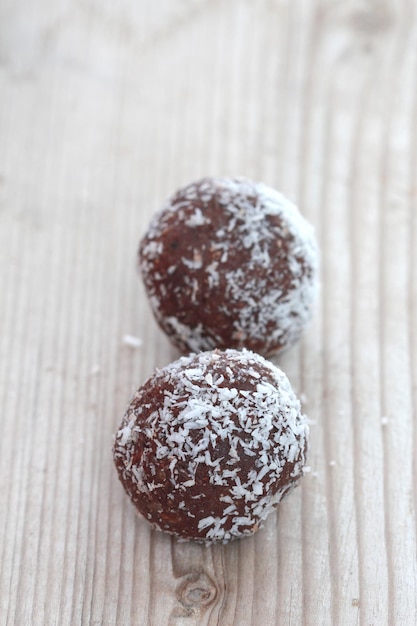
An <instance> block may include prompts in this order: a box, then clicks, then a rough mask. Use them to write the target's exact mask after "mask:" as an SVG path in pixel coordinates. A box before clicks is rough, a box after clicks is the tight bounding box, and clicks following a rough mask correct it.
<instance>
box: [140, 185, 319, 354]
mask: <svg viewBox="0 0 417 626" xmlns="http://www.w3.org/2000/svg"><path fill="white" fill-rule="evenodd" d="M139 267H140V269H141V272H142V277H143V280H144V284H145V288H146V291H147V294H148V296H149V300H150V303H151V307H152V310H153V313H154V315H155V317H156V319H157V321H158V323H159V325H160V326H161V328H162V329H163V330H164V331H165V333H166V334H167V335H168V337H169V338H170V339H171V341H172V343H173V344H174V345H175V346H176V347H177V348H179V349H180V351H182V352H187V353H188V352H190V351H193V352H197V351H199V350H211V349H213V348H222V349H224V348H242V347H245V348H248V349H251V350H254V351H255V352H259V353H261V354H264V355H270V354H273V353H277V352H280V351H281V350H284V349H285V348H287V347H289V346H290V345H292V344H293V343H294V342H295V341H297V339H298V338H299V336H300V334H301V331H302V329H303V328H304V326H305V325H306V323H307V322H308V321H309V319H310V317H311V310H312V304H313V301H314V296H315V292H316V284H317V246H316V242H315V237H314V232H313V229H312V227H311V225H310V224H309V223H308V222H307V221H306V220H305V219H304V218H303V217H302V215H301V214H300V212H299V211H298V209H297V207H296V206H295V205H294V204H292V202H290V201H289V200H287V199H286V198H285V197H284V196H283V195H282V194H280V193H278V192H277V191H275V190H274V189H272V188H271V187H268V186H267V185H265V184H263V183H254V182H251V181H249V180H246V179H243V178H236V179H229V178H203V179H202V180H200V181H198V182H195V183H192V184H190V185H188V186H187V187H184V188H183V189H180V190H179V191H178V192H177V193H176V194H175V195H174V196H172V198H171V199H170V200H169V201H168V203H167V204H166V205H165V207H164V208H163V209H162V211H161V212H160V213H159V214H157V215H156V216H155V218H154V219H153V221H152V222H151V224H150V226H149V229H148V231H147V232H146V234H145V236H144V237H143V239H142V241H141V244H140V248H139Z"/></svg>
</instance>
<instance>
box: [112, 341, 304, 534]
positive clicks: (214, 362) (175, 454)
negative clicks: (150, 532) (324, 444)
mask: <svg viewBox="0 0 417 626" xmlns="http://www.w3.org/2000/svg"><path fill="white" fill-rule="evenodd" d="M307 439H308V426H307V421H306V418H305V416H304V415H303V414H302V412H301V408H300V403H299V401H298V400H297V398H296V396H295V394H294V392H293V390H292V388H291V385H290V383H289V381H288V379H287V377H286V376H285V374H284V373H283V372H282V371H281V370H280V369H278V368H277V367H276V366H275V365H273V364H272V363H270V362H268V361H266V360H265V359H264V358H263V357H262V356H260V355H258V354H255V353H252V352H250V351H248V350H243V351H241V352H240V351H237V350H233V349H230V350H225V351H220V350H213V351H209V352H201V353H199V354H192V355H190V356H188V357H185V356H184V357H181V358H180V359H178V360H177V361H174V362H173V363H171V364H170V365H168V366H167V367H164V368H163V369H161V370H158V371H157V372H156V373H155V374H154V375H153V376H152V377H151V378H150V379H149V380H148V381H147V382H146V383H145V384H144V385H143V386H142V387H140V388H139V389H138V391H137V392H136V394H135V395H134V396H133V398H132V400H131V402H130V405H129V407H128V409H127V411H126V414H125V416H124V418H123V421H122V424H121V426H120V429H119V431H118V432H117V434H116V438H115V444H114V448H113V455H114V461H115V465H116V468H117V471H118V474H119V478H120V480H121V482H122V484H123V486H124V488H125V490H126V492H127V494H128V495H129V497H130V499H131V501H132V502H133V504H134V505H135V507H136V509H137V511H138V512H139V513H140V514H141V515H142V516H143V517H144V518H145V519H147V520H148V521H149V522H150V523H151V524H152V525H153V526H154V527H155V528H157V529H159V530H163V531H166V532H169V533H171V534H174V535H176V536H177V537H179V538H182V539H193V540H196V541H200V542H204V543H211V542H223V543H226V542H228V541H230V540H231V539H236V538H239V537H243V536H245V535H251V534H253V533H254V532H255V531H256V530H258V528H259V527H260V526H262V523H263V521H264V520H265V519H266V517H267V516H268V514H269V513H270V511H271V510H272V509H273V508H274V507H275V506H276V505H277V504H278V503H279V502H280V500H281V499H282V498H283V497H284V496H285V495H286V494H287V493H288V492H289V491H290V490H291V489H292V488H293V487H295V485H296V484H297V483H298V482H299V480H300V478H301V476H302V474H303V467H304V464H305V456H306V449H307Z"/></svg>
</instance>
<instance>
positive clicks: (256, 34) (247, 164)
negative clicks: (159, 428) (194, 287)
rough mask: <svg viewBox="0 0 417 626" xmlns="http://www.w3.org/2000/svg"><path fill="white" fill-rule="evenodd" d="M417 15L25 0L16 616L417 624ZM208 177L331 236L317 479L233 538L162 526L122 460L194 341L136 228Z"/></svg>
mask: <svg viewBox="0 0 417 626" xmlns="http://www.w3.org/2000/svg"><path fill="white" fill-rule="evenodd" d="M416 12H417V5H416V3H415V0H408V1H407V0H373V1H371V0H369V1H365V0H364V1H359V0H343V1H341V0H339V1H337V0H334V1H332V0H240V1H238V0H212V1H210V2H209V1H207V0H188V1H185V0H169V1H168V0H157V1H154V2H152V1H151V0H136V1H134V0H121V1H120V2H112V1H110V0H107V1H103V0H73V1H72V2H71V1H70V0H37V1H30V0H17V1H15V0H2V2H1V3H0V35H1V37H0V350H1V361H0V372H1V373H0V390H1V392H0V403H1V414H0V424H1V430H0V624H1V625H2V626H3V624H7V625H8V626H10V625H12V624H14V625H16V626H26V625H35V626H38V625H39V626H49V625H57V626H65V625H68V626H77V625H78V624H83V625H87V624H100V625H105V626H107V625H112V624H117V625H122V626H128V625H130V624H132V625H135V626H136V625H138V626H142V625H146V624H150V625H152V626H160V625H162V626H164V625H165V624H169V625H185V626H188V625H197V624H198V625H199V624H210V625H215V624H216V625H219V626H233V625H236V626H244V625H246V624H251V625H259V626H269V625H272V624H277V625H279V626H281V625H283V626H284V625H291V626H298V625H308V626H320V625H329V626H338V625H340V626H350V625H351V624H352V625H353V624H363V625H367V626H371V625H372V626H383V625H389V626H393V625H398V626H414V625H415V624H416V623H417V617H416V615H417V559H416V531H417V526H416V509H417V478H416V472H417V456H416V455H417V425H416V418H417V416H416V406H417V15H416ZM206 174H213V175H236V174H239V175H245V176H248V177H250V178H254V179H256V180H263V181H265V182H267V183H269V184H270V185H272V186H274V187H277V188H278V189H280V190H281V191H283V192H284V193H285V194H286V195H288V196H289V197H290V198H292V199H293V200H295V201H296V202H297V203H298V204H299V206H300V208H301V210H302V212H303V213H304V214H305V215H306V216H307V218H308V219H309V220H310V221H311V222H312V223H313V224H314V226H315V228H316V232H317V236H318V239H319V242H320V246H321V292H320V298H319V302H318V305H317V310H316V314H315V317H314V322H313V323H312V325H311V326H310V327H309V329H308V330H307V332H306V333H305V335H304V337H303V340H302V342H301V343H300V344H298V345H297V346H296V347H294V348H293V349H292V350H291V351H290V352H288V353H287V354H286V355H285V357H282V358H281V359H279V364H280V365H281V367H282V368H283V369H284V370H285V371H286V372H287V374H288V376H289V377H290V379H291V381H292V383H293V385H294V387H295V388H296V389H297V391H298V393H299V394H302V396H301V397H302V399H303V402H304V406H305V410H306V412H307V413H308V414H309V416H310V419H311V420H312V426H311V446H310V447H311V452H310V459H309V464H310V466H311V471H310V472H309V473H308V474H307V475H306V477H305V479H304V481H303V484H302V486H301V487H300V488H298V489H297V490H296V491H294V492H293V493H292V494H291V496H289V497H288V499H287V500H286V501H285V502H284V503H283V504H282V505H281V506H280V507H279V510H278V512H277V513H276V514H274V515H271V517H270V518H269V520H268V522H267V524H266V526H265V528H264V529H263V530H262V531H260V532H259V533H258V534H257V535H256V536H254V537H252V538H250V539H245V540H242V541H240V542H235V543H233V544H230V545H227V546H216V547H213V548H205V547H201V546H198V545H193V544H178V543H177V542H176V541H175V540H173V539H171V538H170V537H169V536H165V535H163V534H160V533H156V532H153V531H151V530H150V529H149V528H148V526H147V525H146V523H145V522H143V521H141V520H139V519H138V518H137V517H136V516H135V514H134V510H133V508H132V506H131V505H130V503H129V502H128V500H127V498H126V496H125V494H124V492H123V490H122V488H121V486H120V484H119V482H118V480H117V476H116V472H115V470H114V467H113V463H112V456H111V446H112V437H113V433H114V432H115V430H116V428H117V426H118V424H119V421H120V419H121V417H122V415H123V412H124V409H125V407H126V404H127V402H128V400H129V398H130V395H131V393H132V392H133V390H134V389H135V388H136V387H137V386H138V385H139V384H141V383H142V382H144V381H145V379H146V378H147V377H148V376H149V375H150V374H151V372H152V371H153V369H154V368H155V367H156V366H163V365H165V364H166V363H168V362H169V361H171V360H172V359H173V358H175V357H176V356H177V354H176V353H175V351H174V350H173V349H172V348H170V346H169V344H168V341H167V339H166V338H165V337H164V336H163V335H162V333H161V332H160V331H159V330H158V328H157V326H156V324H155V322H154V321H153V318H152V315H151V312H150V309H149V306H148V304H147V301H146V299H145V296H144V291H143V287H142V285H141V283H140V280H139V278H138V275H137V271H136V259H135V256H136V249H137V244H138V240H139V238H140V236H141V235H142V233H143V232H144V229H145V228H146V225H147V223H148V221H149V219H150V217H151V215H152V213H153V212H154V211H155V210H157V209H158V208H159V207H160V205H161V204H162V203H163V202H164V200H165V198H166V197H167V196H168V195H169V194H170V193H171V192H173V191H174V190H175V189H176V188H177V187H178V186H180V185H182V184H185V183H187V182H189V181H191V180H193V179H195V178H198V177H200V176H203V175H206ZM126 334H130V335H133V336H135V337H138V338H140V339H141V340H142V343H141V346H139V347H134V346H132V345H129V342H126V338H125V335H126Z"/></svg>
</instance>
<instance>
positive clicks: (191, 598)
mask: <svg viewBox="0 0 417 626" xmlns="http://www.w3.org/2000/svg"><path fill="white" fill-rule="evenodd" d="M178 595H179V600H180V602H181V603H182V604H183V605H184V606H186V607H192V608H196V609H201V608H203V607H206V606H208V605H209V604H211V603H212V602H214V600H215V599H216V595H217V589H216V586H215V584H214V583H213V581H212V580H211V579H210V578H209V576H207V574H205V573H204V572H201V573H197V572H196V573H194V574H192V575H191V576H190V577H189V578H188V580H186V581H185V582H184V583H183V585H182V586H181V587H180V589H179V594H178Z"/></svg>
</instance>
